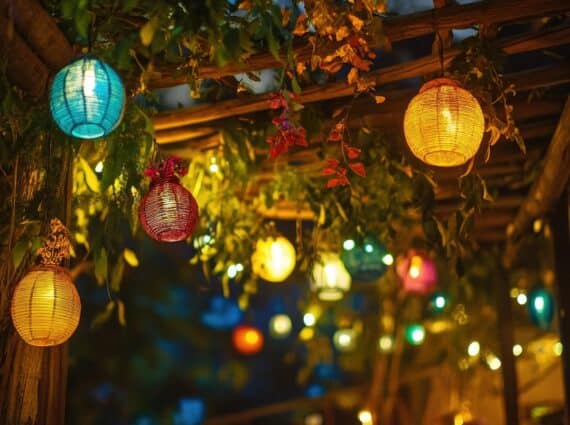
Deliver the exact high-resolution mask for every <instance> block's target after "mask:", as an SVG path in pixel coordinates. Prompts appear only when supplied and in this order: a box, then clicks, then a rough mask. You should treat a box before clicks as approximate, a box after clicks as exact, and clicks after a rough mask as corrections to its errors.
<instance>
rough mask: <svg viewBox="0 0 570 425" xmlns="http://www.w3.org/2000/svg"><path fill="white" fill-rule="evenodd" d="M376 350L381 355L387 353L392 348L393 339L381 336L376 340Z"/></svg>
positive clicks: (388, 336)
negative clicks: (377, 349) (378, 350)
mask: <svg viewBox="0 0 570 425" xmlns="http://www.w3.org/2000/svg"><path fill="white" fill-rule="evenodd" d="M378 348H379V349H380V351H381V352H383V353H389V352H390V351H392V348H394V339H393V338H392V337H391V336H390V335H382V336H381V337H380V338H379V339H378Z"/></svg>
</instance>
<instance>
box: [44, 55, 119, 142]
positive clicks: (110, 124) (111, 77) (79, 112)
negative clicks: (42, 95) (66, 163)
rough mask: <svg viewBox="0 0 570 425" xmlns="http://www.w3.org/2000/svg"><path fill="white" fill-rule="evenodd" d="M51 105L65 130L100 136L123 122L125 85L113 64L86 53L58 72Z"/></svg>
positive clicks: (77, 134) (56, 119)
mask: <svg viewBox="0 0 570 425" xmlns="http://www.w3.org/2000/svg"><path fill="white" fill-rule="evenodd" d="M49 105H50V110H51V115H52V117H53V119H54V121H55V122H56V124H57V125H58V127H59V128H60V129H61V131H63V132H64V133H65V134H68V135H70V136H73V137H77V138H79V139H96V138H98V137H102V136H106V135H108V134H109V133H111V132H112V131H113V130H114V129H115V128H116V127H117V126H118V125H119V122H120V121H121V118H122V116H123V110H124V106H125V89H124V87H123V82H122V81H121V78H120V77H119V75H118V74H117V73H116V72H115V70H113V68H111V67H110V66H109V65H107V64H106V63H105V62H103V61H101V60H99V59H97V58H94V57H91V56H83V57H81V58H79V59H77V60H75V61H73V62H71V63H70V64H69V65H67V66H65V67H64V68H62V69H61V70H60V71H59V72H58V73H57V74H56V76H55V78H54V80H53V84H52V86H51V91H50V100H49Z"/></svg>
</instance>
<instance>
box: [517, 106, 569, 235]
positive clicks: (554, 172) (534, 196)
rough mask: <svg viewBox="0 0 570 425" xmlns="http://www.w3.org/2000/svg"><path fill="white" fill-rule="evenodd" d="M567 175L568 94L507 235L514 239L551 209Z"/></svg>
mask: <svg viewBox="0 0 570 425" xmlns="http://www.w3.org/2000/svg"><path fill="white" fill-rule="evenodd" d="M569 175H570V97H568V99H567V100H566V105H565V106H564V110H563V111H562V115H561V117H560V121H559V122H558V126H557V127H556V131H555V132H554V136H553V137H552V141H551V142H550V145H549V146H548V150H547V152H546V159H545V162H544V169H543V171H542V174H541V175H540V177H539V178H538V180H537V181H536V182H535V184H534V186H533V187H532V189H531V191H530V193H529V195H528V197H527V199H526V200H525V202H524V203H523V205H521V207H520V209H519V212H518V214H517V216H516V218H515V220H514V221H513V223H512V224H511V225H509V228H508V235H509V239H511V240H512V241H516V240H517V239H518V238H519V237H520V236H521V235H522V234H523V233H524V232H525V231H526V230H527V228H528V227H529V226H530V224H531V222H532V221H533V220H534V219H535V218H537V217H540V216H541V215H544V214H545V213H547V212H548V211H550V210H551V209H552V207H553V206H554V205H555V203H556V201H557V200H558V199H559V198H560V195H561V194H562V191H563V190H564V188H565V187H566V183H567V182H568V177H569Z"/></svg>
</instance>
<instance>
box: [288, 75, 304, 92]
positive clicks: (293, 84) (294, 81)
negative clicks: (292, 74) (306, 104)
mask: <svg viewBox="0 0 570 425" xmlns="http://www.w3.org/2000/svg"><path fill="white" fill-rule="evenodd" d="M291 88H292V89H293V93H295V94H300V93H301V91H302V90H301V86H300V85H299V82H298V81H297V79H296V78H292V79H291Z"/></svg>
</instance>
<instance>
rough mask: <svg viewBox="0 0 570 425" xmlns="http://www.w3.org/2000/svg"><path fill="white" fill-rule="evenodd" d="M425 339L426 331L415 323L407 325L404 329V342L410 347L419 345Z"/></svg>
mask: <svg viewBox="0 0 570 425" xmlns="http://www.w3.org/2000/svg"><path fill="white" fill-rule="evenodd" d="M425 337H426V330H425V328H424V327H423V326H422V325H419V324H417V323H414V324H411V325H408V327H407V328H406V341H408V342H409V343H410V344H412V345H421V344H422V343H423V342H424V339H425Z"/></svg>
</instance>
